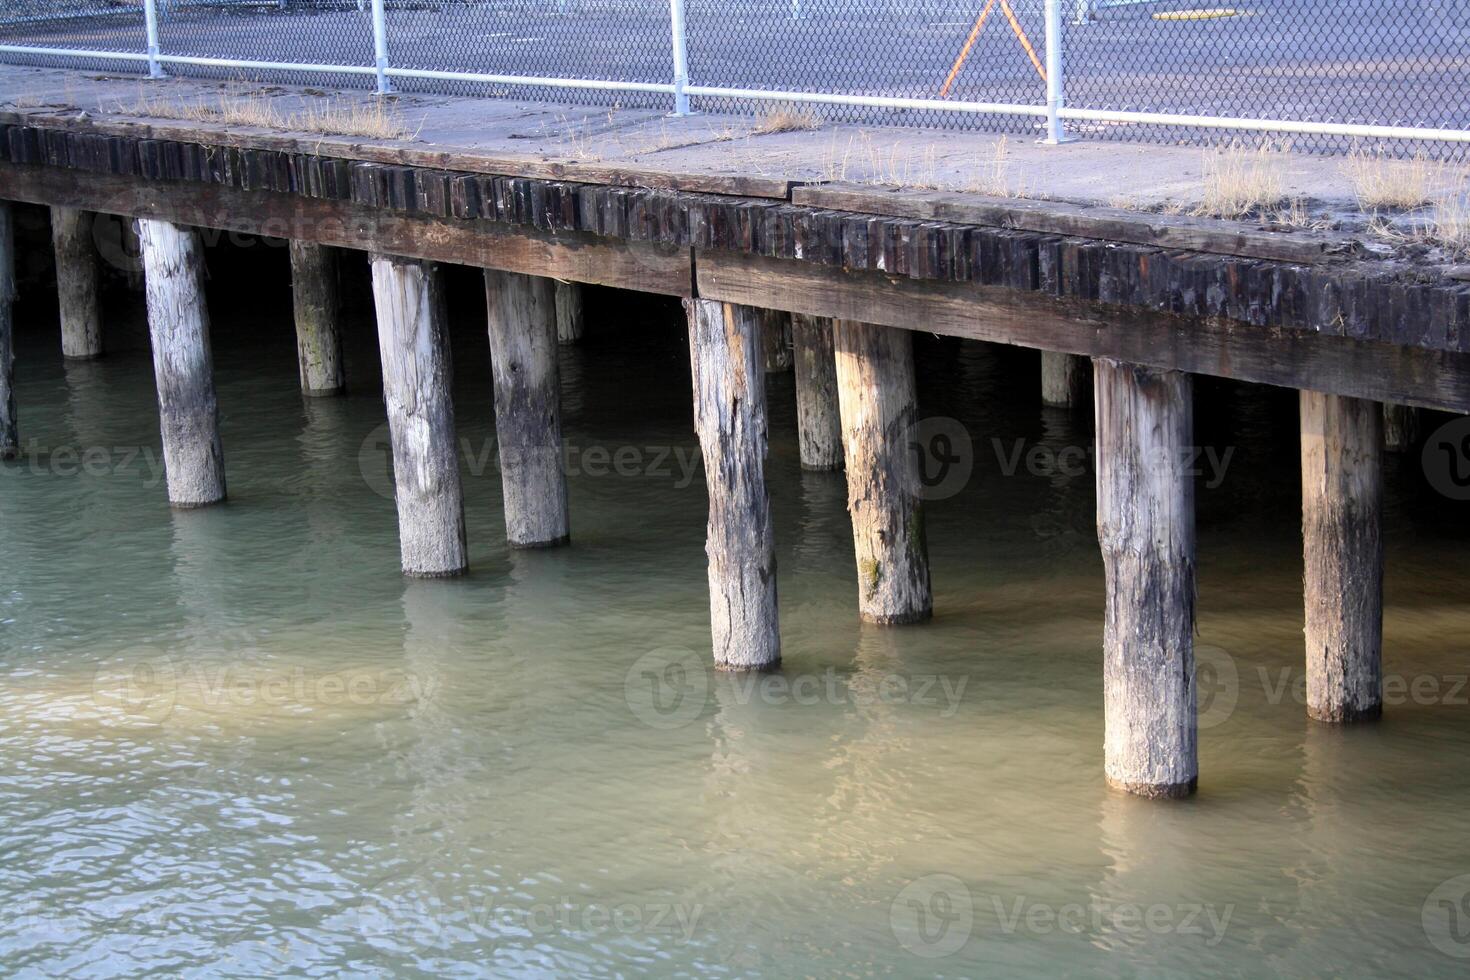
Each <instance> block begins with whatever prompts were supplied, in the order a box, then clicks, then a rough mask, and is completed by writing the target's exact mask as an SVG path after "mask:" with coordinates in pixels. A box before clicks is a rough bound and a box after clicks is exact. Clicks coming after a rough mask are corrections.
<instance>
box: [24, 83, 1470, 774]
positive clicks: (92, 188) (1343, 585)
mask: <svg viewBox="0 0 1470 980" xmlns="http://www.w3.org/2000/svg"><path fill="white" fill-rule="evenodd" d="M0 201H3V202H25V203H30V204H37V205H44V206H47V207H49V208H50V209H51V213H52V222H53V231H54V241H55V249H56V256H57V267H58V270H59V272H58V279H59V282H58V288H59V289H60V292H61V299H62V302H61V310H62V313H61V342H62V345H63V352H64V353H65V354H66V356H68V357H79V358H90V357H95V356H97V354H98V353H100V351H101V343H100V338H101V334H102V331H103V330H104V329H105V324H104V323H103V320H102V317H101V315H100V313H99V310H98V306H97V299H96V275H97V273H96V266H95V264H96V259H95V256H93V255H92V254H91V252H90V251H89V249H88V247H87V241H88V238H87V232H86V229H87V228H88V227H89V226H90V222H91V220H92V215H94V214H98V213H101V214H109V215H120V216H123V217H125V218H129V219H135V220H136V222H137V227H138V230H139V237H140V240H141V243H142V252H143V260H144V265H145V267H146V279H147V297H148V311H149V321H150V336H151V341H152V345H153V354H154V363H155V368H156V374H157V382H158V397H159V411H160V426H161V431H162V434H163V446H164V451H165V455H166V466H167V478H168V500H169V502H170V503H171V504H173V505H175V506H180V507H196V506H205V505H209V504H215V503H219V502H222V501H224V500H225V498H226V493H225V484H226V481H225V460H226V459H227V458H228V447H226V446H221V444H220V437H219V433H218V427H217V422H216V418H215V416H216V408H215V396H214V383H213V377H212V366H211V354H210V344H209V315H208V310H207V309H206V307H205V303H204V296H203V292H202V288H201V282H200V267H199V255H198V250H199V243H198V235H197V233H196V232H195V229H198V228H214V229H223V230H227V231H234V232H243V233H248V234H252V235H264V236H271V237H275V238H283V239H288V240H289V241H290V243H291V259H292V262H291V267H292V276H293V285H294V289H295V297H296V305H295V311H296V327H297V334H298V353H299V363H300V382H301V388H302V391H303V394H304V395H307V396H312V397H317V396H323V395H330V394H333V393H336V392H339V391H341V390H342V389H343V387H344V385H345V384H346V383H348V382H347V380H346V379H344V377H343V373H342V365H341V354H340V349H341V337H340V325H339V324H338V323H337V306H338V301H337V296H336V283H335V271H334V263H335V262H336V261H337V257H336V256H335V255H334V253H333V251H332V250H333V249H350V250H356V251H359V252H365V253H368V254H369V255H370V257H371V264H372V279H373V296H374V302H375V308H376V312H377V325H378V334H379V339H380V349H381V354H382V364H383V398H384V402H385V404H386V407H387V417H388V421H389V425H390V431H391V439H392V451H393V460H394V474H395V481H396V499H397V505H398V521H399V537H400V543H401V552H402V570H403V572H404V573H405V574H407V575H411V576H420V577H440V576H452V575H458V574H461V573H463V572H465V571H466V570H467V565H468V560H467V549H466V537H465V524H464V513H463V510H464V508H463V500H462V497H463V494H462V488H461V485H460V480H461V475H460V467H459V463H458V459H457V454H456V448H455V434H454V406H453V404H452V399H451V393H450V377H451V367H452V366H451V363H450V357H449V350H448V345H447V342H446V339H445V326H444V310H443V298H442V293H441V287H440V285H439V282H438V278H439V277H438V271H437V266H438V265H440V264H458V265H464V266H471V267H476V268H479V269H483V270H485V290H486V300H487V307H488V313H487V323H488V330H489V337H490V346H491V350H492V357H493V362H494V383H495V393H494V394H495V416H496V431H497V434H498V436H499V440H498V441H499V447H500V453H501V473H502V478H503V480H504V484H505V492H504V499H505V507H506V515H505V517H506V528H507V535H508V538H509V543H510V545H511V546H512V547H549V546H558V545H566V544H568V543H569V542H574V541H575V537H574V536H573V535H572V533H571V524H572V518H573V517H574V515H572V514H570V513H569V506H568V497H567V488H566V477H565V475H564V473H563V471H562V469H561V458H562V449H561V419H560V408H559V385H560V381H559V377H558V373H557V356H556V355H557V345H558V343H575V342H577V340H578V339H579V338H580V337H581V334H582V329H583V321H584V318H585V319H591V318H592V317H593V316H594V311H592V310H584V308H583V303H582V297H581V290H580V287H581V286H582V285H584V284H598V285H605V286H615V287H618V288H622V289H628V290H637V291H642V292H648V293H658V294H663V295H666V296H674V297H679V298H681V299H683V300H684V303H685V307H686V309H687V311H688V320H689V336H690V356H691V361H692V367H693V381H694V385H693V392H692V405H693V418H694V424H695V427H696V429H697V431H698V435H699V438H700V441H701V444H702V446H703V452H704V463H705V473H706V480H707V484H708V488H709V495H710V513H709V525H708V538H707V544H706V547H707V553H708V559H709V591H710V606H711V628H712V644H711V646H712V651H713V657H714V662H715V664H716V665H717V666H718V667H720V668H725V669H772V668H775V667H777V666H778V665H779V663H780V659H781V631H780V617H779V612H778V588H777V585H778V578H779V576H778V570H777V568H776V562H775V542H774V532H773V528H772V522H771V519H770V507H771V502H770V497H769V494H768V492H767V489H766V486H765V479H764V466H765V456H766V442H767V434H766V424H767V423H766V398H767V395H766V388H765V380H764V375H765V372H766V371H768V370H782V369H786V368H792V367H794V369H795V382H796V388H797V404H798V410H799V411H798V418H799V424H800V429H801V432H800V445H801V461H802V464H803V466H806V467H808V468H810V469H816V470H833V469H841V470H843V471H844V472H845V474H846V480H847V484H848V508H849V512H850V514H851V517H852V530H853V559H854V561H855V562H856V567H857V572H858V576H857V577H858V584H859V585H858V595H857V596H856V597H855V600H856V601H855V608H854V615H855V616H860V617H861V618H862V619H863V620H865V621H867V622H870V623H873V624H880V625H884V626H891V627H895V628H896V627H898V626H899V625H900V624H914V623H920V622H922V621H924V620H926V619H928V618H929V617H930V615H931V614H932V613H933V611H934V610H933V598H932V591H931V585H930V570H929V564H928V555H927V548H926V541H925V529H924V520H923V500H922V499H921V494H920V493H919V492H918V486H917V484H916V474H915V473H914V472H913V467H914V459H913V455H912V453H911V451H910V446H909V445H908V440H909V439H910V438H911V437H912V431H913V427H914V425H915V424H916V423H917V421H918V409H917V405H916V395H915V391H916V386H917V384H918V382H919V380H920V379H916V377H915V368H914V361H913V356H912V344H911V331H925V332H930V333H934V334H941V335H947V336H952V337H960V338H969V339H974V340H983V341H990V342H998V343H1004V344H1012V345H1018V346H1022V347H1029V348H1034V349H1038V350H1040V351H1042V352H1043V357H1042V362H1041V363H1042V369H1041V372H1040V376H1039V377H1038V378H1037V390H1038V401H1042V400H1044V401H1045V402H1046V403H1047V404H1050V405H1055V406H1070V408H1071V410H1074V411H1085V410H1086V402H1085V400H1084V394H1083V393H1085V391H1086V390H1087V388H1088V387H1089V383H1090V386H1091V387H1092V389H1093V391H1094V397H1095V411H1096V420H1095V421H1096V432H1097V460H1098V462H1097V469H1098V487H1097V496H1098V537H1099V542H1100V546H1101V549H1102V554H1103V559H1104V566H1105V569H1106V575H1107V609H1106V632H1105V636H1104V637H1103V638H1102V644H1101V646H1102V651H1103V656H1102V662H1103V685H1104V699H1105V703H1106V708H1107V711H1106V719H1107V720H1106V725H1107V729H1106V735H1105V772H1106V777H1107V779H1108V781H1109V782H1110V783H1112V784H1113V785H1115V786H1117V787H1120V788H1121V789H1123V790H1126V791H1128V792H1132V793H1136V794H1140V795H1144V796H1163V797H1177V796H1184V795H1188V794H1189V793H1191V792H1193V791H1194V790H1195V787H1196V785H1197V780H1198V777H1199V773H1198V766H1197V761H1196V741H1197V738H1196V719H1195V715H1196V703H1195V702H1196V695H1195V687H1194V683H1195V680H1194V654H1193V642H1194V621H1195V582H1194V576H1195V561H1196V555H1195V535H1194V494H1193V483H1192V478H1191V477H1190V475H1189V473H1188V468H1187V460H1188V458H1189V452H1190V449H1191V447H1192V440H1193V433H1192V402H1191V398H1192V387H1193V385H1192V376H1193V375H1211V376H1216V377H1222V378H1231V379H1237V380H1241V381H1248V382H1256V383H1263V384H1270V385H1277V386H1284V387H1288V388H1293V389H1299V390H1300V391H1301V430H1302V453H1301V461H1302V471H1301V479H1302V486H1303V521H1302V529H1303V535H1304V576H1305V588H1306V593H1305V596H1304V607H1305V618H1306V624H1307V629H1306V637H1305V645H1304V658H1305V662H1306V664H1307V676H1308V711H1309V713H1310V715H1311V716H1312V717H1313V718H1316V719H1319V720H1321V721H1323V722H1331V723H1342V722H1351V721H1360V720H1366V719H1371V718H1375V717H1377V716H1378V714H1379V713H1380V711H1381V707H1382V697H1381V690H1380V688H1381V680H1380V678H1381V666H1380V659H1381V655H1382V650H1381V648H1382V562H1383V545H1382V527H1381V516H1380V509H1381V496H1382V489H1381V475H1380V469H1379V468H1380V465H1381V462H1380V460H1381V451H1382V448H1383V439H1384V418H1385V416H1384V412H1385V410H1384V409H1383V408H1382V407H1380V405H1388V406H1392V409H1391V411H1390V413H1389V416H1388V417H1389V418H1390V419H1391V420H1392V421H1393V425H1394V429H1393V431H1394V432H1395V433H1397V432H1398V431H1399V428H1400V427H1401V426H1403V425H1407V424H1410V423H1409V422H1408V421H1404V420H1405V419H1406V418H1409V416H1406V414H1405V413H1407V412H1408V410H1410V409H1412V408H1428V409H1438V410H1443V411H1450V412H1456V413H1461V414H1465V413H1470V282H1467V281H1466V280H1465V278H1464V277H1463V276H1462V273H1461V272H1460V271H1459V270H1456V269H1454V268H1450V267H1444V268H1439V267H1425V266H1424V265H1423V264H1422V263H1414V262H1409V261H1404V260H1397V259H1394V258H1392V257H1382V256H1378V255H1373V254H1366V253H1365V252H1364V250H1363V249H1362V248H1361V247H1360V244H1359V243H1358V242H1356V241H1355V240H1353V239H1352V238H1351V237H1350V236H1346V235H1334V234H1332V233H1325V232H1310V231H1294V232H1279V231H1272V230H1263V229H1261V228H1258V227H1253V226H1249V225H1245V224H1240V223H1232V222H1226V221H1214V220H1207V219H1197V218H1188V217H1180V216H1164V215H1158V214H1137V213H1132V212H1126V211H1118V210H1115V209H1110V208H1104V207H1086V206H1078V205H1068V204H1050V203H1046V202H1037V201H1015V200H1008V199H996V198H983V197H978V196H975V195H966V194H958V193H945V192H918V191H906V192H902V191H891V190H882V189H878V188H874V187H870V186H864V185H843V184H840V183H836V182H826V183H804V182H801V181H793V180H785V179H780V178H772V177H769V176H750V175H741V174H731V173H728V172H698V171H691V172H687V173H671V172H668V171H666V170H658V169H647V170H640V169H638V168H636V167H628V166H619V167H611V166H606V165H599V164H592V163H580V164H579V163H561V162H548V161H545V160H539V161H538V160H527V159H524V158H515V157H509V156H501V155H496V154H495V153H492V152H488V151H484V150H473V151H472V150H466V149H463V148H461V149H455V148H452V147H449V148H446V147H442V146H432V147H427V148H426V147H423V146H419V145H416V144H413V143H403V144H398V145H395V144H386V143H384V142H381V141H376V142H373V141H360V140H359V141H354V140H351V139H346V138H332V137H320V136H311V137H309V136H305V135H295V136H293V135H290V134H279V133H264V132H249V133H242V132H239V131H230V130H228V129H227V128H226V127H223V126H219V125H212V124H204V123H200V124H193V123H191V124H188V125H184V124H179V123H173V122H168V121H151V122H150V121H139V120H136V119H134V120H128V121H111V120H108V119H107V118H105V117H96V116H90V115H86V114H80V115H79V114H76V113H67V112H55V111H51V110H47V109H35V110H28V109H13V110H10V111H7V112H3V113H0ZM13 263H14V245H13V240H12V234H11V215H10V205H9V203H0V452H4V453H6V454H14V453H15V452H17V451H18V447H19V445H20V442H19V435H18V428H17V408H18V409H19V411H20V418H21V420H22V423H23V418H24V405H21V406H16V405H15V404H14V395H13V385H12V379H13V370H14V368H13V365H12V355H11V349H12V336H11V333H12V325H11V318H10V306H11V301H12V299H13V295H14V288H13V283H14V276H13V273H12V272H11V269H12V267H13ZM1089 359H1090V367H1089ZM977 519H980V520H983V519H984V515H977ZM573 546H574V545H573ZM1206 778H1208V774H1206Z"/></svg>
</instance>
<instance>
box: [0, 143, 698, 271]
mask: <svg viewBox="0 0 1470 980" xmlns="http://www.w3.org/2000/svg"><path fill="white" fill-rule="evenodd" d="M0 188H4V194H5V197H6V198H7V199H10V200H16V201H25V202H29V203H32V204H48V205H53V206H56V205H59V206H62V207H73V208H82V209H85V210H88V211H101V212H104V213H107V214H120V215H126V216H129V217H146V218H157V219H160V220H164V221H171V222H174V223H175V224H182V225H192V226H195V227H201V228H218V229H221V230H224V231H235V232H241V233H244V234H250V235H266V236H269V237H272V238H287V239H296V240H300V241H311V242H320V243H322V244H324V245H335V246H338V247H340V248H353V249H361V250H367V251H374V252H382V253H385V254H389V255H401V256H405V257H407V258H416V259H429V260H431V261H435V262H449V263H453V264H456V265H468V266H477V267H480V268H486V269H500V270H503V271H505V272H520V273H524V274H527V275H537V276H548V277H551V278H554V279H566V280H569V281H572V282H590V283H597V284H599V285H605V286H618V287H621V288H624V289H636V290H639V291H641V292H646V293H660V294H662V295H666V296H689V295H690V292H691V283H692V281H693V275H692V272H691V268H690V261H691V260H690V254H689V250H688V249H685V248H677V247H673V246H667V245H659V244H655V243H643V242H623V241H617V240H613V239H607V238H601V237H598V236H596V235H591V234H588V233H586V232H568V231H557V232H548V231H538V230H535V229H532V228H529V227H526V226H521V225H507V224H502V223H498V222H492V221H484V220H479V219H476V220H469V221H466V220H461V219H456V218H436V217H430V216H427V215H420V214H407V213H402V212H394V211H387V210H379V209H377V208H374V207H368V206H364V205H361V204H354V203H352V202H350V201H336V200H321V199H317V198H308V197H302V196H299V195H293V194H282V193H277V192H274V191H247V190H240V189H238V188H234V187H221V186H218V185H214V184H186V183H178V184H173V185H171V186H169V187H168V188H167V189H166V190H164V189H161V188H159V187H158V186H156V185H153V184H150V183H149V182H148V181H147V180H143V179H139V178H136V177H122V176H117V175H108V174H88V175H87V177H86V179H85V180H78V179H77V176H76V174H75V173H74V172H72V171H67V170H62V169H59V168H55V167H32V166H17V165H15V164H9V163H0Z"/></svg>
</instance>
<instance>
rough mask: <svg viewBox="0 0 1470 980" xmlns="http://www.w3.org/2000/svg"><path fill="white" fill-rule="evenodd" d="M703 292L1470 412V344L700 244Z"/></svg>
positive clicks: (710, 296)
mask: <svg viewBox="0 0 1470 980" xmlns="http://www.w3.org/2000/svg"><path fill="white" fill-rule="evenodd" d="M695 269H696V272H697V275H696V279H697V281H696V286H697V289H698V293H699V296H700V297H701V298H703V299H712V300H719V301H721V302H726V303H742V304H746V305H751V306H770V307H775V308H777V309H783V310H791V311H792V312H795V313H805V314H808V315H811V316H825V317H831V318H833V319H839V320H862V321H865V322H868V323H880V324H884V325H886V326H892V327H904V328H907V329H914V330H927V331H929V332H931V333H937V334H946V335H949V336H954V337H966V338H970V339H974V340H985V341H991V342H994V343H1003V344H1015V345H1018V346H1021V347H1034V348H1039V349H1041V350H1051V351H1060V352H1063V353H1067V354H1085V355H1087V356H1089V357H1108V358H1113V359H1116V360H1120V361H1126V362H1128V363H1132V364H1143V365H1146V366H1149V367H1155V368H1162V369H1166V370H1176V371H1187V372H1190V373H1192V374H1208V375H1213V376H1215V377H1220V378H1233V379H1237V380H1240V381H1251V382H1256V383H1259V384H1270V385H1280V386H1282V387H1287V388H1305V389H1309V390H1313V391H1322V392H1326V393H1328V394H1336V395H1347V396H1350V397H1354V398H1366V399H1372V400H1374V401H1389V402H1397V403H1399V404H1405V405H1417V406H1419V407H1421V408H1434V409H1440V410H1442V411H1449V412H1458V413H1461V414H1470V354H1464V353H1458V352H1453V351H1434V350H1427V349H1425V348H1418V347H1407V346H1400V345H1396V344H1387V343H1381V342H1377V341H1366V340H1354V339H1353V338H1350V337H1341V336H1331V335H1326V334H1315V333H1310V332H1308V331H1304V330H1284V329H1280V328H1273V327H1257V326H1251V325H1249V324H1245V323H1240V322H1238V321H1233V320H1225V319H1223V318H1219V317H1208V318H1205V317H1181V316H1175V315H1173V314H1170V313H1163V312H1159V311H1155V310H1148V309H1142V308H1139V307H1136V306H1133V307H1121V306H1111V305H1108V304H1105V303H1100V302H1091V301H1082V300H1077V299H1073V298H1068V297H1057V296H1049V295H1046V294H1042V293H1038V292H1031V291H1025V290H1018V289H1010V288H1006V287H1003V286H986V285H980V284H977V283H971V282H936V281H919V280H913V279H908V278H905V277H902V276H892V275H885V274H883V273H874V272H848V271H844V270H841V269H836V268H831V267H826V266H818V265H814V264H812V263H808V262H802V261H797V260H788V259H771V258H766V257H763V256H755V255H744V254H740V253H736V252H726V251H714V250H698V251H696V253H695Z"/></svg>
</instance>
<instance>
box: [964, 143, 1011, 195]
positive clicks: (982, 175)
mask: <svg viewBox="0 0 1470 980" xmlns="http://www.w3.org/2000/svg"><path fill="white" fill-rule="evenodd" d="M1010 155H1011V144H1010V141H1009V140H1008V139H1006V137H1004V136H1002V137H1001V138H1000V139H998V140H996V141H995V146H994V147H993V148H992V149H991V152H990V159H989V160H986V161H984V162H982V163H981V164H980V165H979V167H978V168H977V169H976V172H975V175H974V176H973V177H972V178H971V179H970V180H968V181H966V182H965V185H964V187H963V188H961V189H962V190H964V191H965V192H966V193H970V194H988V195H989V196H991V197H1025V196H1026V187H1025V184H1024V183H1023V182H1022V181H1020V180H1017V181H1016V182H1015V183H1014V184H1013V183H1012V182H1011V160H1010Z"/></svg>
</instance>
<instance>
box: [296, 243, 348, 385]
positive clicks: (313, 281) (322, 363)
mask: <svg viewBox="0 0 1470 980" xmlns="http://www.w3.org/2000/svg"><path fill="white" fill-rule="evenodd" d="M290 251H291V298H292V302H293V308H294V311H295V316H296V360H297V365H298V367H299V368H300V374H301V391H302V393H303V394H305V395H307V396H309V397H319V396H324V395H338V394H341V393H342V389H343V385H344V380H343V374H342V332H341V331H342V326H341V324H340V323H339V322H338V302H337V256H336V253H334V252H333V251H332V250H331V249H330V248H328V247H327V246H325V245H318V244H316V243H314V242H301V241H295V240H293V241H292V242H291V244H290Z"/></svg>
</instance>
